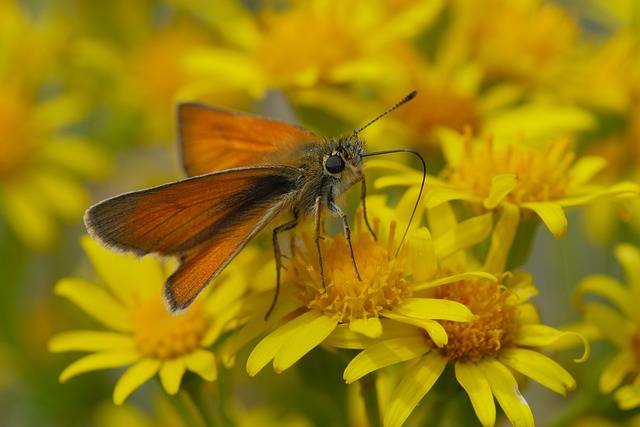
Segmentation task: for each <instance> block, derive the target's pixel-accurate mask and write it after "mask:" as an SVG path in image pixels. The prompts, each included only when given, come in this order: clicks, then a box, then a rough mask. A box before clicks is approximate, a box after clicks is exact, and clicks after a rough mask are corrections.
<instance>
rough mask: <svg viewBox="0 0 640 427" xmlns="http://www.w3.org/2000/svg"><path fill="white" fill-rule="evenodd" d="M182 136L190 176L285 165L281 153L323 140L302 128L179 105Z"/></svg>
mask: <svg viewBox="0 0 640 427" xmlns="http://www.w3.org/2000/svg"><path fill="white" fill-rule="evenodd" d="M178 133H179V138H180V146H181V149H182V162H183V166H184V169H185V171H186V172H187V175H189V176H196V175H202V174H206V173H210V172H215V171H221V170H225V169H231V168H237V167H245V166H257V165H266V164H281V163H282V161H278V160H276V159H277V158H278V157H279V154H286V153H288V152H289V151H290V150H291V149H292V148H293V147H294V146H296V145H298V146H299V144H300V143H304V142H309V141H313V140H318V139H319V137H318V136H317V135H315V134H314V133H312V132H310V131H308V130H306V129H304V128H302V127H299V126H295V125H292V124H288V123H284V122H279V121H277V120H271V119H266V118H262V117H258V116H252V115H249V114H244V113H238V112H233V111H226V110H220V109H217V108H213V107H209V106H207V105H203V104H198V103H183V104H180V105H179V106H178Z"/></svg>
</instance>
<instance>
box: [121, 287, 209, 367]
mask: <svg viewBox="0 0 640 427" xmlns="http://www.w3.org/2000/svg"><path fill="white" fill-rule="evenodd" d="M207 323H208V322H207V319H206V316H205V313H204V310H203V308H202V305H201V304H200V303H198V301H195V302H194V303H193V304H192V305H191V307H189V310H188V311H187V312H186V313H184V314H181V315H172V314H169V313H168V312H167V310H166V309H165V307H164V304H163V303H162V301H161V299H160V298H157V297H151V298H149V299H147V300H145V301H143V302H141V303H140V305H139V306H138V307H137V309H136V311H135V313H134V315H133V339H134V341H135V343H136V346H137V347H138V350H139V351H140V352H141V353H142V354H144V355H145V356H147V357H151V358H154V359H161V360H168V359H174V358H176V357H180V356H182V355H185V354H189V353H191V352H193V351H194V350H195V349H196V348H198V346H199V345H200V342H201V340H202V337H203V336H204V334H205V332H206V330H207V326H208V325H207Z"/></svg>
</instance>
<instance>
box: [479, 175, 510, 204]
mask: <svg viewBox="0 0 640 427" xmlns="http://www.w3.org/2000/svg"><path fill="white" fill-rule="evenodd" d="M517 184H518V178H517V177H516V176H515V175H513V174H510V173H505V174H501V175H495V176H494V177H493V178H492V179H491V189H490V190H489V195H488V196H487V197H485V199H484V200H483V201H482V205H483V206H484V208H485V209H488V210H491V209H494V208H495V207H496V206H498V205H499V204H500V203H501V202H502V201H503V200H504V198H505V197H506V196H507V194H509V193H511V190H513V189H514V188H515V187H516V185H517Z"/></svg>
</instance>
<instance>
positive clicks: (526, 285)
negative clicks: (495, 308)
mask: <svg viewBox="0 0 640 427" xmlns="http://www.w3.org/2000/svg"><path fill="white" fill-rule="evenodd" d="M509 289H511V291H512V292H513V293H514V294H516V295H517V296H518V301H519V302H520V304H522V303H525V302H527V301H529V300H530V299H531V298H533V297H535V296H536V295H538V288H536V287H535V286H534V285H533V276H532V275H531V273H527V272H526V271H518V272H516V273H513V275H512V276H511V278H510V279H509Z"/></svg>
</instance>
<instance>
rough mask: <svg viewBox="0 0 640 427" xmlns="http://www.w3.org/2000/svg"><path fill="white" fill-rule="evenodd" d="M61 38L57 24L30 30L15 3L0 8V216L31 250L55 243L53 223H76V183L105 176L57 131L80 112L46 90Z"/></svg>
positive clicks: (84, 147)
mask: <svg viewBox="0 0 640 427" xmlns="http://www.w3.org/2000/svg"><path fill="white" fill-rule="evenodd" d="M63 34H65V31H64V30H63V27H62V24H61V23H59V22H47V24H46V25H41V26H36V25H35V23H34V22H32V21H31V20H30V19H29V18H28V16H27V15H26V14H25V13H24V12H23V11H22V10H21V9H20V7H19V4H18V3H16V2H2V3H0V39H2V43H1V45H0V87H2V97H0V134H2V137H0V152H2V156H1V159H0V215H1V216H2V217H3V218H4V219H5V220H6V222H7V223H8V225H9V226H10V228H11V229H12V230H13V231H14V232H15V233H16V234H17V235H18V237H19V238H20V239H21V240H22V241H23V242H24V243H25V244H26V245H28V246H30V247H31V248H34V249H44V248H47V247H48V246H50V245H51V243H52V242H53V241H54V240H55V238H56V237H57V235H58V227H57V225H56V221H55V219H56V218H62V219H65V220H68V221H74V220H75V221H77V220H79V219H80V218H82V213H83V212H84V210H85V209H86V206H87V204H88V203H89V196H88V194H87V191H86V190H85V188H84V186H83V185H82V184H81V183H80V182H79V179H78V178H86V177H97V176H100V175H102V174H104V173H105V171H106V168H107V165H106V161H105V159H104V156H103V154H102V153H101V152H100V151H99V150H97V149H96V148H95V147H93V146H91V145H90V144H89V143H88V141H86V140H84V139H82V138H79V137H76V136H71V135H70V134H69V133H68V132H64V131H63V129H65V128H69V127H71V126H72V125H73V124H75V123H76V122H77V121H78V120H79V118H80V117H81V112H82V107H83V105H82V103H81V102H80V101H79V99H78V97H76V96H74V95H71V94H67V93H62V92H61V89H62V88H55V87H50V85H51V81H50V80H53V79H54V77H55V73H54V70H55V68H56V66H59V63H57V62H56V60H57V59H58V58H57V56H56V55H60V54H61V52H62V46H63V45H62V43H61V42H60V38H61V36H62V35H63ZM43 92H45V93H46V92H49V93H52V95H50V96H43Z"/></svg>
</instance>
